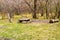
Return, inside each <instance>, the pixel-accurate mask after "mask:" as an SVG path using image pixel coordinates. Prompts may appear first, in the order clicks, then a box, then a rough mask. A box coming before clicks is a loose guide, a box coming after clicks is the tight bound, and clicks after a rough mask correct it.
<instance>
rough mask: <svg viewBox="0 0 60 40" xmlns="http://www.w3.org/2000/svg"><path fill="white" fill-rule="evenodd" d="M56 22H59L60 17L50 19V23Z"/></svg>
mask: <svg viewBox="0 0 60 40" xmlns="http://www.w3.org/2000/svg"><path fill="white" fill-rule="evenodd" d="M56 22H59V20H58V19H51V20H49V23H56Z"/></svg>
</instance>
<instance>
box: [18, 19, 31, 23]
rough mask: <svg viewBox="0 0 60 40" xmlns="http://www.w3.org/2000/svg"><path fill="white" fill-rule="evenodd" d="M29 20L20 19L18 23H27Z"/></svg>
mask: <svg viewBox="0 0 60 40" xmlns="http://www.w3.org/2000/svg"><path fill="white" fill-rule="evenodd" d="M29 21H30V19H29V18H22V19H19V21H18V22H19V23H22V22H29Z"/></svg>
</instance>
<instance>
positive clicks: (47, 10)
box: [46, 0, 49, 19]
mask: <svg viewBox="0 0 60 40" xmlns="http://www.w3.org/2000/svg"><path fill="white" fill-rule="evenodd" d="M47 7H48V0H46V18H47V19H48V16H49V14H48V9H47Z"/></svg>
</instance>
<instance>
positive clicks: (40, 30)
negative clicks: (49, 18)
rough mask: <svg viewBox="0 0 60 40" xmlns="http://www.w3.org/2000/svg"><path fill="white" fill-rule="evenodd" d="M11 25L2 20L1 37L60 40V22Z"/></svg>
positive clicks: (14, 22) (21, 39)
mask: <svg viewBox="0 0 60 40" xmlns="http://www.w3.org/2000/svg"><path fill="white" fill-rule="evenodd" d="M17 20H18V19H16V20H15V21H13V23H9V22H8V20H7V19H5V20H0V26H2V28H0V36H2V37H3V38H9V39H10V40H60V22H59V23H54V24H47V23H27V24H22V23H17Z"/></svg>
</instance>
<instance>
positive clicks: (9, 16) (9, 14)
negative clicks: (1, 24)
mask: <svg viewBox="0 0 60 40" xmlns="http://www.w3.org/2000/svg"><path fill="white" fill-rule="evenodd" d="M8 18H9V22H10V23H11V22H12V15H11V13H8Z"/></svg>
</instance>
